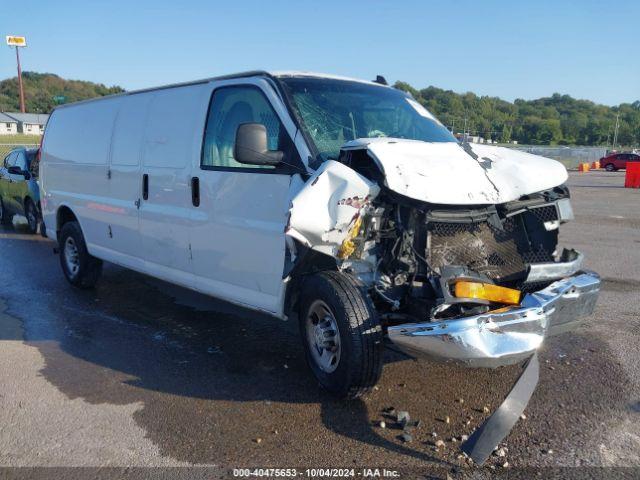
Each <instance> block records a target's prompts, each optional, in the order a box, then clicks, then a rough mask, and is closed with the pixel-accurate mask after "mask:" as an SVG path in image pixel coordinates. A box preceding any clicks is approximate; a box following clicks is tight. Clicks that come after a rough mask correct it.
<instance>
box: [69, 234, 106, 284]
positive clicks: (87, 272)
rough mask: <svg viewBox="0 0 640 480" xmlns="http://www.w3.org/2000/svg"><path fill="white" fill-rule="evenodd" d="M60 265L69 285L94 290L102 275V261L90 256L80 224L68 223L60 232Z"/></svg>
mask: <svg viewBox="0 0 640 480" xmlns="http://www.w3.org/2000/svg"><path fill="white" fill-rule="evenodd" d="M60 265H61V266H62V271H63V272H64V276H65V277H66V278H67V280H68V281H69V283H70V284H71V285H73V286H75V287H79V288H92V287H94V286H95V284H96V283H97V282H98V279H99V278H100V274H101V273H102V261H101V260H99V259H97V258H95V257H93V256H91V255H89V252H88V251H87V245H86V243H85V241H84V235H83V234H82V230H81V229H80V224H79V223H78V222H67V223H65V224H64V225H63V226H62V230H60Z"/></svg>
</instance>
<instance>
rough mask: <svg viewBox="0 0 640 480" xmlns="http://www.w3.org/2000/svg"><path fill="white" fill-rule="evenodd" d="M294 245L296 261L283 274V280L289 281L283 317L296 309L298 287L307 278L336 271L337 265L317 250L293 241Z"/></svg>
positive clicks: (298, 294)
mask: <svg viewBox="0 0 640 480" xmlns="http://www.w3.org/2000/svg"><path fill="white" fill-rule="evenodd" d="M295 244H296V249H297V252H298V259H297V260H296V262H295V263H294V264H293V266H292V268H291V270H290V271H289V273H288V274H286V273H285V278H289V281H288V282H287V284H286V291H285V297H284V313H285V315H289V314H290V313H292V312H295V311H296V310H297V309H298V305H299V300H300V286H301V285H302V282H303V281H304V279H305V278H306V277H307V276H309V275H313V274H316V273H320V272H326V271H334V272H337V271H338V265H337V262H336V259H335V258H333V257H331V256H330V255H326V254H324V253H322V252H318V251H317V250H312V249H311V248H309V247H306V246H304V245H302V244H301V243H300V242H298V241H297V240H296V241H295Z"/></svg>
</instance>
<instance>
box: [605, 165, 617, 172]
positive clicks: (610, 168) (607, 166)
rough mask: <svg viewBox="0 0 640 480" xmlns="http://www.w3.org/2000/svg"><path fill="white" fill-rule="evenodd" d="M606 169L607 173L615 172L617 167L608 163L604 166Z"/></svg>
mask: <svg viewBox="0 0 640 480" xmlns="http://www.w3.org/2000/svg"><path fill="white" fill-rule="evenodd" d="M604 169H605V170H606V171H607V172H613V171H614V170H615V169H616V167H614V166H613V163H607V164H606V165H605V166H604Z"/></svg>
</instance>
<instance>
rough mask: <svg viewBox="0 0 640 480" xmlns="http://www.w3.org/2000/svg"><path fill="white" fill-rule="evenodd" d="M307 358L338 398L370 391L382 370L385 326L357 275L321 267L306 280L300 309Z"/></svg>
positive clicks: (317, 375) (314, 370)
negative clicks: (323, 270)
mask: <svg viewBox="0 0 640 480" xmlns="http://www.w3.org/2000/svg"><path fill="white" fill-rule="evenodd" d="M299 322H300V334H301V336H302V344H303V347H304V350H305V354H306V358H307V363H308V364H309V367H310V368H311V371H312V372H313V374H314V375H315V377H316V378H317V379H318V382H319V383H320V385H321V386H322V387H323V388H325V389H326V390H328V391H329V392H331V393H333V394H334V395H337V396H339V397H349V398H355V397H359V396H360V395H362V394H364V393H366V392H368V391H369V390H370V389H371V388H372V387H373V386H374V385H375V384H376V383H377V381H378V379H379V378H380V373H381V371H382V355H383V342H382V340H383V338H382V328H381V326H380V322H379V320H378V316H377V313H376V311H375V309H374V307H373V305H372V303H371V299H370V298H369V296H368V294H367V293H366V291H365V290H364V288H363V287H362V286H361V285H360V284H359V282H357V281H356V280H355V279H354V278H353V277H351V276H349V275H346V274H343V273H339V272H323V273H320V274H317V275H312V276H310V277H308V278H307V279H305V281H304V283H303V285H302V292H301V297H300V310H299Z"/></svg>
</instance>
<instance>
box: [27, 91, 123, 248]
mask: <svg viewBox="0 0 640 480" xmlns="http://www.w3.org/2000/svg"><path fill="white" fill-rule="evenodd" d="M121 100H122V97H115V98H113V99H107V100H99V101H95V102H88V103H84V104H79V105H76V106H72V107H68V108H61V109H59V110H56V111H54V113H53V114H52V117H51V121H50V122H49V124H48V127H47V133H46V136H45V140H44V143H43V151H42V160H41V168H40V181H41V186H42V192H41V193H42V206H43V216H44V222H45V224H46V225H47V236H49V237H50V238H55V234H56V232H55V230H56V220H57V219H56V214H57V212H58V209H59V208H60V207H62V206H68V207H69V208H70V209H71V210H72V211H73V212H74V214H75V215H76V216H77V217H78V220H79V222H80V225H81V227H82V231H83V233H84V236H85V239H86V242H87V248H88V249H89V252H90V253H92V254H94V253H95V251H96V248H109V228H108V225H109V221H110V218H111V214H110V212H109V209H110V207H112V202H111V196H110V195H111V192H110V183H109V178H108V172H109V151H110V145H111V132H112V128H113V123H114V120H115V118H116V114H117V112H118V108H119V106H120V102H121ZM50 229H51V231H50Z"/></svg>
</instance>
